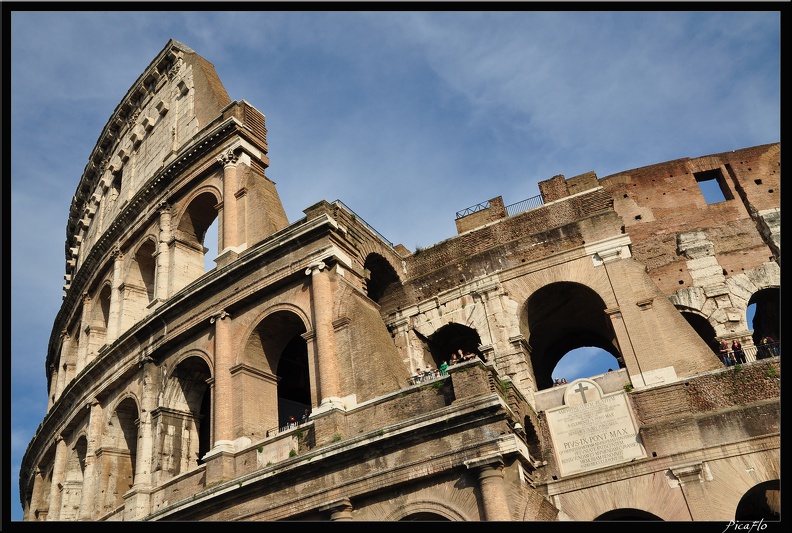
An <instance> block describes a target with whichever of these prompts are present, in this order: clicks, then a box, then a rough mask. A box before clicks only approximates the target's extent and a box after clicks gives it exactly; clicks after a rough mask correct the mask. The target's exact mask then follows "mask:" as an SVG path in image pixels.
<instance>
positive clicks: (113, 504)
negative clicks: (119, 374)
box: [97, 394, 140, 513]
mask: <svg viewBox="0 0 792 533" xmlns="http://www.w3.org/2000/svg"><path fill="white" fill-rule="evenodd" d="M111 413H112V414H111V415H110V417H108V419H107V423H106V425H105V426H104V428H103V433H102V447H101V449H100V450H98V453H97V458H98V461H99V465H100V466H99V473H100V475H99V482H100V496H101V498H102V504H101V505H102V512H103V513H106V512H109V511H112V510H113V509H115V508H117V507H119V506H121V505H123V504H124V494H125V493H126V492H127V491H129V489H131V488H132V485H134V482H135V471H136V466H137V465H136V463H137V444H138V422H139V419H140V409H139V405H138V402H137V400H136V398H135V397H134V396H133V395H131V394H127V395H125V396H124V397H122V398H120V399H119V401H118V402H117V403H116V405H115V407H114V408H113V409H112V411H111Z"/></svg>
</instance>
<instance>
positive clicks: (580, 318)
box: [520, 282, 624, 389]
mask: <svg viewBox="0 0 792 533" xmlns="http://www.w3.org/2000/svg"><path fill="white" fill-rule="evenodd" d="M520 329H521V331H522V332H523V336H524V337H525V338H526V339H527V341H528V346H529V347H530V356H531V364H532V366H533V371H534V377H535V380H536V385H537V387H538V388H539V389H544V388H548V387H551V386H553V384H554V379H555V378H554V377H553V373H554V371H555V370H556V367H557V366H558V363H559V362H560V361H561V360H562V359H563V358H565V356H567V354H570V353H571V352H573V351H575V350H577V349H579V348H585V349H586V351H584V352H577V351H575V353H574V355H573V357H572V358H570V361H573V360H577V359H578V358H579V357H580V358H582V360H583V362H584V363H587V362H589V360H590V359H591V360H594V359H596V358H595V357H594V354H598V353H600V352H606V353H608V354H610V356H611V357H613V363H611V362H610V361H607V363H606V364H608V365H609V366H608V367H607V368H606V367H605V366H604V365H603V366H602V368H599V367H597V368H596V369H595V373H596V374H599V373H602V372H607V369H608V368H611V366H610V364H613V365H618V366H617V367H616V368H623V367H624V360H623V359H622V356H621V352H620V350H619V347H618V341H617V339H616V334H615V332H614V331H613V326H612V325H611V319H610V317H608V315H607V314H606V313H605V302H604V301H603V300H602V298H600V296H599V295H598V294H597V293H596V292H594V291H593V290H591V289H590V288H588V287H586V286H585V285H582V284H579V283H573V282H558V283H551V284H550V285H547V286H545V287H542V288H541V289H539V290H538V291H536V292H535V293H534V294H533V295H531V297H530V298H529V299H528V301H527V302H526V304H525V307H524V311H523V314H522V315H521V317H520ZM581 354H582V355H581ZM596 357H599V356H596ZM578 366H579V367H580V368H581V369H582V368H585V364H583V363H581V364H579V365H578ZM616 368H614V370H615V369H616ZM603 369H604V370H603ZM586 372H587V371H586ZM576 373H578V372H577V371H576V372H573V374H576ZM563 377H564V378H566V379H567V381H571V379H570V376H563ZM578 377H589V376H583V375H580V376H578Z"/></svg>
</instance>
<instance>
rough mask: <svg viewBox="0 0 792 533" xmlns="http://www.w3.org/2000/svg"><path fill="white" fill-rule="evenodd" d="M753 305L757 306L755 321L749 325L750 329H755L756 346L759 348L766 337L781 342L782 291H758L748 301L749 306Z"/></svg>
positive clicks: (754, 339) (774, 289)
mask: <svg viewBox="0 0 792 533" xmlns="http://www.w3.org/2000/svg"><path fill="white" fill-rule="evenodd" d="M751 305H755V306H756V307H755V311H754V315H753V321H752V323H750V324H748V327H749V328H751V329H753V341H754V344H755V345H756V346H759V345H760V344H761V340H762V339H763V338H764V337H770V338H772V339H773V340H774V341H775V342H781V318H780V317H781V311H780V307H781V291H780V289H778V288H777V287H776V288H769V289H762V290H760V291H757V292H756V293H754V295H753V296H751V299H750V300H749V301H748V306H751Z"/></svg>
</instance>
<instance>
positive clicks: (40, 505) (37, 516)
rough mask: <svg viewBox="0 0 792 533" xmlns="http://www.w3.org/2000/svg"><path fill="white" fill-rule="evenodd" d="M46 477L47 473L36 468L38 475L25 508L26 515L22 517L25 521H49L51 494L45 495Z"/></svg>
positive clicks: (34, 479)
mask: <svg viewBox="0 0 792 533" xmlns="http://www.w3.org/2000/svg"><path fill="white" fill-rule="evenodd" d="M45 475H46V473H45V472H42V471H41V469H39V468H36V474H35V477H34V478H33V490H32V492H31V494H30V501H29V502H28V504H27V506H25V508H24V514H23V515H22V520H23V521H29V520H33V521H41V522H43V521H46V520H47V509H48V508H49V502H48V499H49V496H50V495H49V492H46V494H43V492H44V491H45V490H46V480H45V479H44V476H45Z"/></svg>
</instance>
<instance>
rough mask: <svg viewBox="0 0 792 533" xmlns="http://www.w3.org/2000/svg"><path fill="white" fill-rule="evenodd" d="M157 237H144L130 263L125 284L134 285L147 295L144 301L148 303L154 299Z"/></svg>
mask: <svg viewBox="0 0 792 533" xmlns="http://www.w3.org/2000/svg"><path fill="white" fill-rule="evenodd" d="M156 253H157V239H156V238H155V237H154V236H152V235H148V236H147V237H146V238H145V239H143V240H142V241H141V242H140V244H139V245H138V247H137V248H136V249H135V251H134V253H133V254H132V261H131V262H130V264H129V268H128V271H127V275H126V277H125V282H124V283H125V284H126V285H132V286H134V287H136V288H138V290H139V291H140V292H141V293H142V294H143V295H144V296H145V300H144V303H145V304H146V305H147V304H149V303H150V302H151V301H152V300H154V294H155V290H154V289H155V281H156V275H157V260H156V257H155V254H156Z"/></svg>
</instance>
